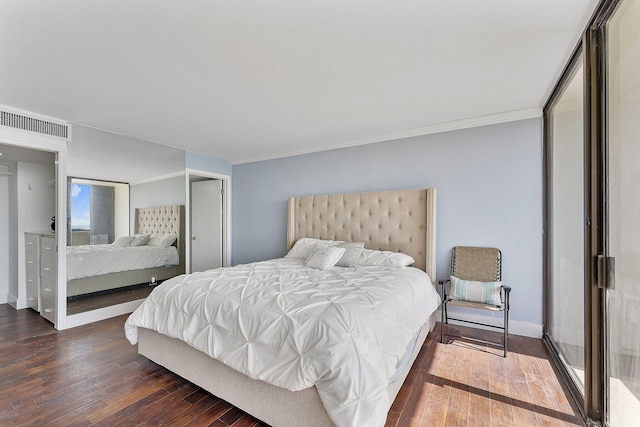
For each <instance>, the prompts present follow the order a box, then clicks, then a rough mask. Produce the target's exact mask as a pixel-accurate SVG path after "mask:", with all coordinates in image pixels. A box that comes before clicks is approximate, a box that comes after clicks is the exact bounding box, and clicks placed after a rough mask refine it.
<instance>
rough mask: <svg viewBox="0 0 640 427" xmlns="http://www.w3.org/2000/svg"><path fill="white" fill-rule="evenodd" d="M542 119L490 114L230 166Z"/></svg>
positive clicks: (534, 111) (535, 113)
mask: <svg viewBox="0 0 640 427" xmlns="http://www.w3.org/2000/svg"><path fill="white" fill-rule="evenodd" d="M538 117H542V108H540V107H536V108H529V109H525V110H517V111H509V112H506V113H497V114H490V115H487V116H480V117H471V118H468V119H462V120H455V121H452V122H446V123H438V124H434V125H428V126H421V127H417V128H411V129H405V130H400V131H395V132H390V133H384V134H380V135H375V136H370V137H366V138H360V139H355V140H351V141H347V142H343V143H339V144H333V145H325V146H318V147H315V148H313V149H309V150H299V151H287V152H282V153H279V154H275V155H272V156H264V157H254V158H248V159H244V160H239V161H235V162H232V163H231V164H232V165H239V164H243V163H253V162H261V161H264V160H274V159H280V158H283V157H291V156H299V155H303V154H311V153H318V152H321V151H328V150H336V149H340V148H348V147H355V146H358V145H366V144H373V143H376V142H385V141H393V140H396V139H403V138H411V137H414V136H422V135H431V134H435V133H442V132H451V131H456V130H462V129H469V128H474V127H480V126H488V125H495V124H499V123H507V122H515V121H518V120H526V119H533V118H538Z"/></svg>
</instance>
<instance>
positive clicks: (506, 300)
mask: <svg viewBox="0 0 640 427" xmlns="http://www.w3.org/2000/svg"><path fill="white" fill-rule="evenodd" d="M501 288H502V290H503V291H504V301H503V303H504V307H505V308H506V309H507V310H509V294H510V293H511V286H505V285H502V286H501Z"/></svg>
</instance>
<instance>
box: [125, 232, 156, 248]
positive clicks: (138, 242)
mask: <svg viewBox="0 0 640 427" xmlns="http://www.w3.org/2000/svg"><path fill="white" fill-rule="evenodd" d="M150 237H151V235H150V234H136V235H134V236H133V240H131V242H130V243H129V245H128V246H129V247H131V246H145V245H146V244H147V242H148V241H149V238H150Z"/></svg>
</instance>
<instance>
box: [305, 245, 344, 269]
mask: <svg viewBox="0 0 640 427" xmlns="http://www.w3.org/2000/svg"><path fill="white" fill-rule="evenodd" d="M344 251H345V249H344V248H339V247H337V246H328V245H324V244H316V248H315V249H314V250H313V252H311V254H310V255H309V257H308V258H307V259H306V261H305V262H304V265H306V266H307V267H311V268H317V269H318V270H326V269H327V268H331V267H333V266H334V265H336V262H338V260H339V259H340V257H341V256H342V254H344Z"/></svg>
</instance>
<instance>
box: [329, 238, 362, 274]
mask: <svg viewBox="0 0 640 427" xmlns="http://www.w3.org/2000/svg"><path fill="white" fill-rule="evenodd" d="M338 247H339V248H344V250H345V251H344V255H342V257H341V258H340V259H339V260H338V262H337V263H336V265H338V266H340V267H352V268H353V267H355V266H356V265H358V259H360V254H361V253H362V249H363V248H364V242H344V243H340V244H339V245H338Z"/></svg>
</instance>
